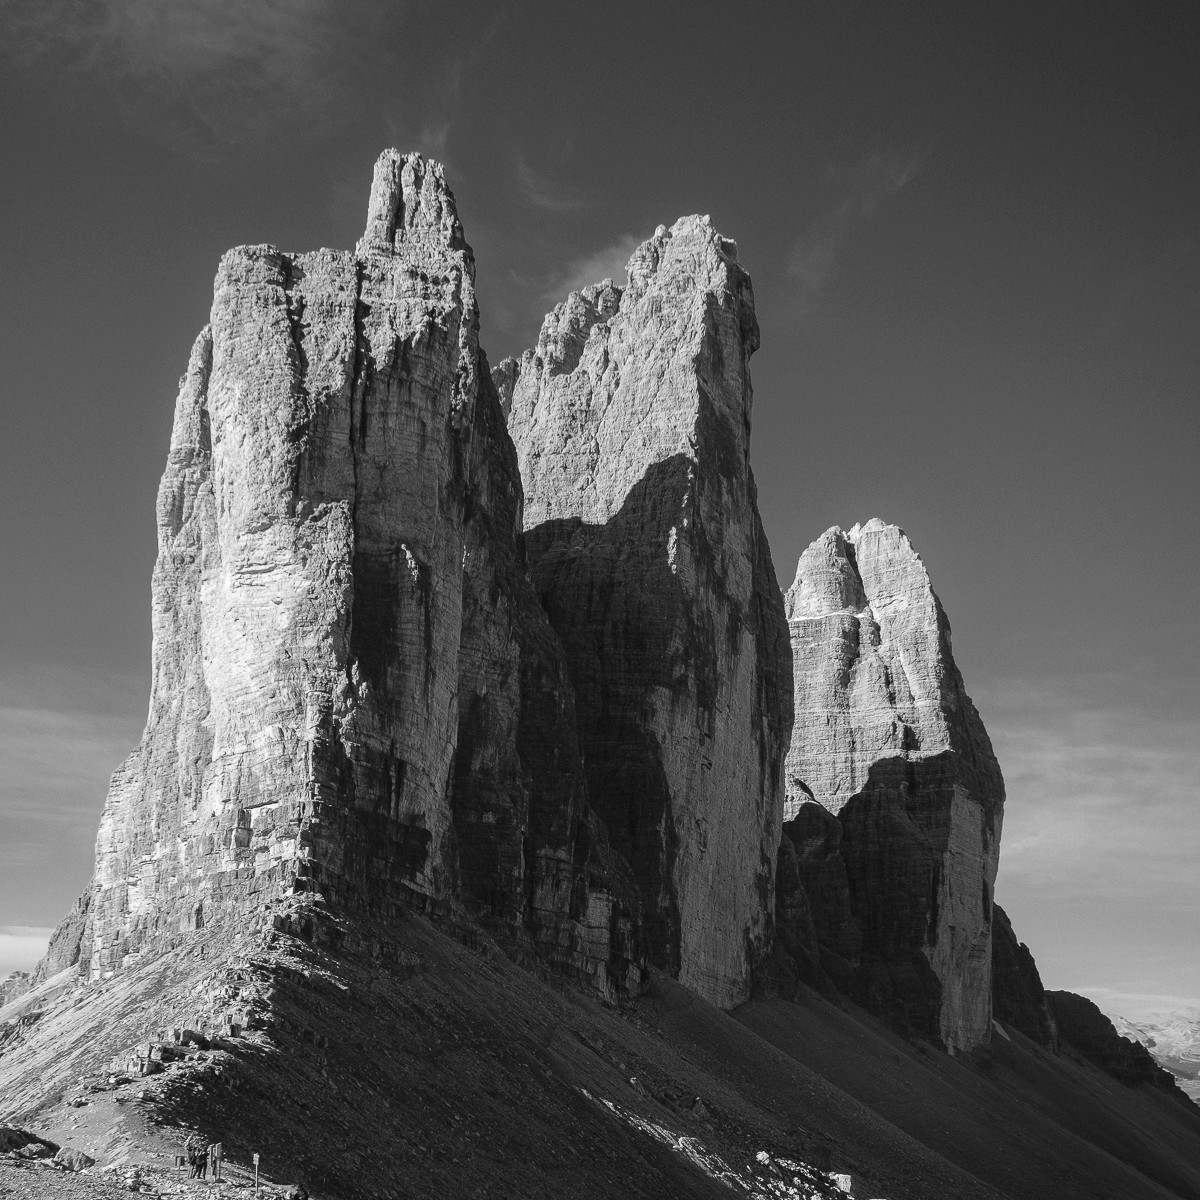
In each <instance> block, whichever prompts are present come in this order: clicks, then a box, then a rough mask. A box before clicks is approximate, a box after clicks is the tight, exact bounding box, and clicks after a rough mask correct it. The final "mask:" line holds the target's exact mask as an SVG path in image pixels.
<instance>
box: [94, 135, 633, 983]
mask: <svg viewBox="0 0 1200 1200" xmlns="http://www.w3.org/2000/svg"><path fill="white" fill-rule="evenodd" d="M474 271H475V267H474V261H473V258H472V255H471V250H470V247H469V246H468V245H467V243H466V241H465V240H464V237H463V230H462V226H461V223H460V221H459V218H458V215H457V211H456V209H455V204H454V198H453V196H452V195H451V193H450V191H449V189H448V187H447V186H446V184H445V180H444V178H443V174H442V169H441V167H440V166H439V165H438V164H436V163H432V162H426V161H424V160H422V159H421V158H419V157H418V156H416V155H409V156H401V155H399V154H397V153H396V152H394V151H390V152H387V153H385V154H384V155H383V156H382V157H381V158H380V160H379V162H378V163H377V165H376V169H375V177H374V182H373V185H372V190H371V198H370V204H369V210H368V216H367V228H366V232H365V234H364V236H363V238H362V239H361V240H360V242H359V245H358V248H357V250H356V251H355V252H354V253H349V252H340V251H331V250H320V251H316V252H314V253H311V254H300V255H288V254H283V253H280V252H279V251H278V250H276V249H275V248H274V247H271V246H251V247H242V248H239V249H236V250H232V251H230V252H229V253H228V254H226V255H225V257H224V258H223V260H222V262H221V265H220V269H219V270H218V273H217V278H216V285H215V293H214V300H213V308H212V316H211V321H210V324H209V326H208V327H207V328H206V329H205V330H204V331H203V332H202V333H201V335H200V337H199V338H198V339H197V341H196V344H195V347H194V348H193V351H192V356H191V361H190V363H189V366H188V371H187V374H186V375H185V377H184V379H183V382H182V385H181V390H180V394H179V399H178V403H177V406H176V412H175V423H174V430H173V434H172V439H171V449H170V455H169V459H168V465H167V470H166V473H165V475H164V477H163V481H162V486H161V488H160V492H159V502H158V525H159V556H158V561H157V564H156V567H155V572H154V581H153V630H154V675H153V685H152V693H151V702H150V714H149V719H148V722H147V727H146V732H145V735H144V737H143V739H142V742H141V744H140V746H139V747H138V749H137V750H135V751H134V753H133V754H132V755H131V756H130V758H129V759H128V760H127V761H126V762H125V763H124V764H123V765H122V766H121V768H120V769H119V770H118V771H117V773H116V775H115V777H114V779H113V785H112V789H111V792H110V794H109V797H108V802H107V804H106V806H105V811H104V816H103V821H102V824H101V828H100V833H99V837H98V841H97V861H96V875H95V881H94V885H93V894H92V898H91V911H90V917H89V920H88V924H87V929H86V931H85V933H84V934H83V938H82V941H83V947H82V956H83V960H84V961H85V963H86V964H87V966H88V969H89V971H90V974H91V976H92V977H93V978H97V977H101V976H105V975H108V974H109V973H111V972H113V971H115V970H117V969H118V968H120V967H121V966H122V965H123V964H126V963H128V962H129V961H130V959H131V958H133V957H136V956H137V955H139V954H140V953H142V952H143V951H144V950H145V949H147V948H148V947H151V946H158V947H161V946H163V945H166V944H169V943H171V942H172V941H174V940H177V939H178V938H179V937H181V936H185V935H186V934H187V933H188V932H189V931H193V930H197V929H200V928H203V927H205V926H207V925H210V924H212V923H213V922H221V921H232V922H236V923H238V924H240V925H243V926H244V925H247V924H248V925H250V926H254V925H256V924H257V925H261V924H265V923H269V922H270V921H271V920H272V919H273V917H272V903H273V902H274V901H277V900H278V899H279V898H281V897H284V896H287V895H290V894H292V893H295V892H307V893H312V894H317V895H319V896H320V897H322V898H323V900H324V901H325V902H326V903H328V904H331V905H333V906H335V907H337V908H338V909H340V910H342V911H344V912H361V913H363V914H366V915H369V916H371V917H374V918H383V919H385V920H386V919H387V918H388V917H389V915H391V914H393V913H395V912H396V910H397V908H398V906H402V905H413V904H416V905H418V906H420V907H425V908H432V909H433V910H435V911H444V910H445V909H446V907H447V906H449V905H454V904H457V903H460V902H461V903H462V904H464V905H465V906H466V907H467V909H468V910H469V911H471V912H474V913H476V914H478V915H480V916H482V917H484V918H489V919H493V920H494V921H496V922H498V923H499V924H500V925H501V926H503V927H504V928H505V929H507V930H508V931H509V932H510V933H516V932H517V931H519V934H520V937H521V938H524V939H525V940H527V941H528V942H529V943H530V944H536V945H538V946H540V947H541V948H542V950H543V951H544V952H545V953H546V954H547V955H548V956H549V957H551V958H552V959H554V960H555V961H558V962H559V963H561V964H562V965H564V966H567V967H569V968H571V969H574V970H578V971H581V972H586V973H588V974H590V975H593V976H595V977H596V978H597V982H598V984H599V986H600V987H601V989H602V990H605V991H612V990H614V989H615V990H619V989H621V988H624V987H625V986H627V985H629V984H630V982H631V981H636V978H637V976H638V974H639V968H638V967H637V964H636V961H635V960H636V958H637V949H636V936H637V935H636V922H635V910H636V903H637V902H636V895H635V894H634V893H633V891H632V885H631V884H630V885H629V886H628V887H627V888H626V894H625V899H624V900H622V899H621V898H620V897H619V896H614V893H613V889H614V887H615V888H616V890H617V891H618V892H619V891H620V890H621V888H620V882H619V875H620V866H619V864H618V863H617V862H616V860H615V859H614V858H613V856H612V855H611V854H610V853H609V852H608V851H607V848H606V846H605V843H604V838H603V834H602V830H600V829H599V826H598V825H597V823H596V821H595V819H594V817H593V816H592V814H591V813H590V810H589V809H588V805H587V792H586V782H585V780H584V777H583V772H582V766H581V763H580V758H579V752H578V746H577V744H576V741H575V733H574V728H575V714H574V709H573V701H572V696H571V692H570V687H569V683H568V681H567V676H566V668H565V663H564V661H563V658H562V651H561V648H560V647H559V645H558V643H557V640H556V639H555V637H554V635H553V633H552V631H551V630H550V628H549V625H548V623H547V621H546V618H545V616H544V614H543V612H542V611H541V608H540V606H539V605H538V603H537V600H536V597H535V596H534V593H533V592H532V590H531V588H530V585H529V583H528V580H527V578H526V575H525V571H524V564H523V560H522V558H521V547H520V544H519V540H518V539H519V534H520V511H521V486H520V480H519V477H518V475H517V471H516V458H515V454H514V451H513V447H512V444H511V442H510V440H509V438H508V435H507V433H506V431H505V428H504V422H503V417H502V414H501V412H500V408H499V400H498V397H497V395H496V392H495V389H494V388H493V386H492V383H491V379H490V374H489V371H488V369H487V364H486V361H485V360H484V358H483V356H482V354H481V352H480V350H479V345H478V311H477V308H476V303H475V294H474Z"/></svg>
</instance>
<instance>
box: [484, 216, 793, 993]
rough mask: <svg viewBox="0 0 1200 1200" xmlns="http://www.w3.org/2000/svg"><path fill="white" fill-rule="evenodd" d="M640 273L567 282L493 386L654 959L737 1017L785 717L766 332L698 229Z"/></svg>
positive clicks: (601, 800)
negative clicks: (772, 548) (766, 488)
mask: <svg viewBox="0 0 1200 1200" xmlns="http://www.w3.org/2000/svg"><path fill="white" fill-rule="evenodd" d="M628 277H629V283H628V286H627V287H625V288H619V287H616V286H614V285H613V283H612V282H611V281H607V280H606V281H604V282H603V283H600V284H598V285H596V286H593V287H588V288H585V289H584V290H583V291H582V292H577V293H572V294H571V295H570V296H569V297H568V298H567V299H566V300H565V301H564V302H563V303H562V304H560V305H559V306H558V307H557V308H556V309H555V310H554V312H552V313H551V314H550V315H549V316H547V317H546V319H545V322H544V324H543V326H542V330H541V334H540V336H539V338H538V343H537V345H536V347H534V348H533V349H532V350H528V351H526V352H525V353H524V355H523V356H522V357H521V359H520V361H519V362H517V361H515V360H508V361H506V362H505V363H503V364H501V366H500V367H499V368H497V371H496V375H495V378H496V382H497V386H498V388H499V390H500V392H501V400H502V404H503V405H504V406H505V408H506V409H508V412H509V416H508V425H509V431H510V432H511V433H512V436H513V440H514V442H515V443H516V447H517V454H518V458H519V461H520V468H521V477H522V480H523V482H524V486H525V517H524V524H525V531H526V534H525V545H526V549H527V554H528V559H529V565H530V569H531V572H532V576H533V581H534V586H535V588H536V590H537V592H538V594H539V597H540V599H541V602H542V604H543V605H544V606H545V608H546V611H547V612H548V613H549V615H550V620H551V623H552V624H553V626H554V628H555V629H556V631H557V632H558V634H559V635H560V637H561V638H562V640H563V643H564V645H565V647H566V651H567V659H568V663H569V666H570V674H571V680H572V682H573V684H574V687H575V694H576V702H577V706H578V714H579V730H580V742H581V745H582V747H583V753H584V759H585V762H586V765H587V773H588V784H589V790H590V794H591V798H592V803H593V804H594V805H595V807H596V810H597V812H598V813H599V814H600V816H601V817H602V818H603V820H604V821H605V823H606V825H607V827H608V830H609V836H610V838H611V840H612V844H613V846H614V847H615V848H618V849H619V850H621V851H622V852H623V853H624V854H625V855H626V856H627V858H628V859H629V861H630V863H631V864H632V866H633V869H634V872H635V874H636V876H637V882H638V886H639V889H640V892H641V897H642V901H643V910H644V913H645V915H646V921H647V929H648V937H649V946H650V952H651V956H652V958H653V960H654V962H655V963H656V964H657V965H658V966H660V967H662V968H664V969H666V970H668V971H670V972H671V973H673V974H674V975H676V976H677V977H678V978H679V979H680V980H682V981H683V982H684V983H686V984H688V985H689V986H691V987H693V988H695V989H696V991H698V992H699V993H700V994H701V995H703V996H705V997H706V998H708V999H710V1000H713V1001H714V1002H716V1003H717V1004H721V1005H726V1006H728V1005H732V1004H735V1003H737V1002H738V1001H740V1000H742V999H744V998H745V997H746V996H747V995H748V991H749V981H750V974H751V969H752V967H753V964H754V963H755V962H756V961H757V960H758V959H759V957H761V954H762V952H763V949H764V946H765V944H766V943H767V941H768V940H769V934H770V922H771V910H772V891H773V869H774V860H775V855H776V850H777V847H778V843H779V829H780V821H781V817H782V807H783V757H784V754H785V753H786V750H787V745H788V738H789V734H790V730H791V719H792V697H791V673H790V653H789V649H788V639H787V626H786V622H785V620H784V614H783V605H782V599H781V596H780V593H779V589H778V586H777V584H776V581H775V576H774V571H773V568H772V565H771V558H770V552H769V549H768V547H767V541H766V537H765V535H764V533H763V529H762V524H761V522H760V520H759V515H758V510H757V504H756V493H755V486H754V479H753V475H752V473H751V470H750V465H749V445H750V415H751V386H750V370H749V362H750V356H751V355H752V354H753V352H754V351H755V350H756V349H757V347H758V324H757V321H756V319H755V315H754V301H753V294H752V291H751V287H750V280H749V277H748V276H747V274H746V273H745V271H743V270H742V268H741V267H740V266H739V265H738V263H737V258H736V250H735V247H734V246H733V243H731V242H729V241H727V240H725V239H724V238H722V237H720V235H719V234H718V233H717V232H716V230H715V229H714V228H713V227H712V224H711V223H710V221H709V220H708V218H707V217H686V218H683V219H682V220H680V221H678V222H676V223H675V225H674V226H673V227H672V228H671V229H669V230H668V229H666V228H664V227H662V226H660V227H659V229H658V231H657V232H656V234H655V236H654V237H653V238H652V239H650V240H649V241H648V242H646V243H644V244H643V245H642V246H641V247H639V249H638V250H637V251H635V253H634V255H633V257H632V258H631V259H630V262H629V266H628Z"/></svg>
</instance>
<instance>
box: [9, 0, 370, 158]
mask: <svg viewBox="0 0 1200 1200" xmlns="http://www.w3.org/2000/svg"><path fill="white" fill-rule="evenodd" d="M385 13H387V10H386V9H385V8H384V6H382V5H380V4H368V5H364V6H361V7H360V8H359V9H358V10H356V13H355V16H354V20H353V22H348V21H347V18H346V15H345V13H344V12H342V11H341V9H340V6H338V5H337V4H335V3H334V0H171V2H170V3H163V2H162V0H14V2H13V3H11V4H8V5H6V6H5V12H4V15H3V31H4V38H3V42H4V44H5V46H6V50H5V51H4V58H5V59H6V60H7V62H8V64H9V65H12V66H16V67H19V68H24V69H26V70H30V69H32V70H33V71H38V72H41V73H50V74H51V75H52V76H54V77H60V78H64V79H66V80H70V79H71V78H72V77H74V78H76V79H82V78H88V79H92V80H96V79H98V80H101V81H104V82H107V83H108V84H109V85H112V86H113V89H114V95H115V97H116V99H117V101H118V102H119V103H124V104H125V105H126V107H127V110H128V113H129V115H130V116H131V117H136V116H138V115H139V110H140V111H141V115H143V116H148V117H151V118H152V119H153V120H155V121H157V122H163V123H166V124H167V125H170V126H172V127H173V128H175V129H176V131H177V132H178V133H180V134H182V135H183V136H185V137H186V136H190V137H193V138H195V139H197V140H198V141H200V142H205V141H211V140H214V139H217V138H220V139H224V140H234V141H237V140H244V139H253V138H257V137H260V136H262V135H263V134H265V133H267V132H269V131H270V130H271V129H272V128H274V127H275V126H276V125H277V124H278V123H279V121H280V120H281V119H287V118H291V119H298V120H301V121H304V122H305V123H306V124H308V125H309V126H310V127H311V126H312V125H313V124H314V123H315V124H317V125H325V124H326V123H327V122H328V121H329V119H330V117H331V115H332V114H333V113H334V111H335V110H336V111H338V112H341V111H342V108H341V106H339V105H336V104H335V101H336V99H337V96H338V93H339V90H340V89H341V88H342V87H343V86H344V84H345V83H346V82H347V81H348V80H350V79H351V78H352V74H351V66H352V59H351V56H349V55H343V54H342V53H340V51H341V50H342V49H343V48H344V47H345V46H346V44H347V40H348V38H354V39H357V38H359V37H361V36H363V35H364V34H369V33H370V30H371V27H372V26H373V25H375V24H376V23H378V21H379V20H381V19H382V18H383V16H384V14H385ZM387 15H388V17H389V18H390V17H391V16H392V15H394V13H387Z"/></svg>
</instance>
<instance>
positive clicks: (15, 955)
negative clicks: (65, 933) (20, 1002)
mask: <svg viewBox="0 0 1200 1200" xmlns="http://www.w3.org/2000/svg"><path fill="white" fill-rule="evenodd" d="M53 932H54V930H53V929H49V928H46V927H44V926H40V925H0V979H4V978H6V977H7V976H9V975H11V974H12V973H13V972H14V971H32V970H33V968H34V966H35V965H36V964H37V961H38V959H39V958H41V957H42V955H43V954H45V953H46V946H47V945H48V943H49V941H50V935H51V934H52V933H53Z"/></svg>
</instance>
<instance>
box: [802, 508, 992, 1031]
mask: <svg viewBox="0 0 1200 1200" xmlns="http://www.w3.org/2000/svg"><path fill="white" fill-rule="evenodd" d="M786 606H787V614H788V622H789V626H790V630H791V640H792V651H793V656H794V662H795V711H796V722H795V726H794V729H793V734H792V742H791V748H790V750H789V753H788V758H787V812H786V816H787V823H786V824H785V826H784V831H785V836H786V837H788V838H789V839H790V840H791V842H792V844H793V846H794V847H795V850H796V854H797V861H798V868H799V872H798V873H799V880H800V885H801V886H803V887H804V889H805V890H806V892H807V898H808V901H809V905H810V907H811V910H812V914H813V917H812V919H813V922H814V926H815V929H816V931H817V935H818V940H819V941H820V944H821V961H822V966H823V968H824V970H825V971H826V972H827V973H828V974H829V975H830V977H831V978H832V979H833V980H834V982H835V983H836V984H837V985H838V986H839V987H840V988H842V989H843V990H846V991H848V992H849V993H850V994H852V995H854V996H855V997H856V998H857V999H859V1000H860V1001H862V1002H863V1003H866V1004H867V1005H868V1006H869V1007H872V1008H873V1009H875V1010H876V1011H880V1012H883V1013H885V1014H887V1015H889V1016H890V1017H891V1018H892V1019H893V1020H894V1021H896V1023H897V1024H899V1025H901V1026H905V1027H908V1028H911V1029H913V1030H915V1031H917V1032H920V1033H922V1034H924V1035H926V1036H931V1037H934V1038H936V1039H938V1040H940V1041H942V1042H943V1043H944V1044H945V1045H946V1046H948V1047H952V1048H957V1049H968V1048H970V1047H972V1046H975V1045H978V1044H979V1043H980V1042H981V1041H983V1040H985V1038H986V1036H987V1032H988V1028H989V1024H990V1018H991V1008H990V1005H991V1000H990V995H991V922H992V888H993V885H994V883H995V878H996V867H997V859H998V854H999V845H1000V823H1001V816H1002V812H1003V803H1004V784H1003V780H1002V778H1001V775H1000V769H999V767H998V766H997V764H996V760H995V757H994V756H993V754H992V749H991V743H990V741H989V740H988V736H987V733H986V731H985V730H984V728H983V724H982V722H981V721H980V720H979V716H978V714H977V713H976V711H975V707H974V705H973V704H972V703H971V701H970V698H969V697H968V696H967V694H966V692H965V690H964V689H963V684H962V678H961V676H960V675H959V673H958V669H957V667H955V665H954V659H953V656H952V654H951V650H950V626H949V622H948V621H947V620H946V616H945V613H944V612H943V611H942V607H941V605H940V603H939V602H938V599H937V597H936V596H935V595H934V593H933V590H932V588H931V586H930V584H929V577H928V575H927V574H926V571H925V567H924V564H923V563H922V562H921V560H920V558H919V557H918V556H917V554H916V551H915V550H914V549H913V548H912V545H911V543H910V542H909V541H908V539H907V538H906V537H905V536H904V533H903V532H902V531H901V530H899V529H897V528H896V527H895V526H893V525H885V524H884V523H883V522H881V521H871V522H869V523H868V524H867V525H866V526H864V527H862V528H859V527H857V526H856V527H855V528H854V529H852V530H851V531H850V532H849V533H843V531H842V530H840V529H837V528H834V529H830V530H829V531H828V532H827V533H825V534H824V535H823V536H822V537H821V538H819V539H818V540H817V541H816V542H814V543H813V545H811V546H810V547H809V548H808V549H807V550H806V551H805V552H804V554H803V555H802V556H801V559H800V564H799V566H798V568H797V571H796V580H795V582H794V584H793V585H792V588H791V589H790V591H789V592H788V593H787V597H786ZM822 810H823V811H822ZM834 817H836V824H837V826H838V829H837V831H836V832H835V831H834V829H833V826H832V824H831V822H832V821H833V820H834ZM818 835H819V836H818ZM783 902H784V903H790V904H794V903H795V902H794V900H792V899H790V898H789V897H784V898H783Z"/></svg>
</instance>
